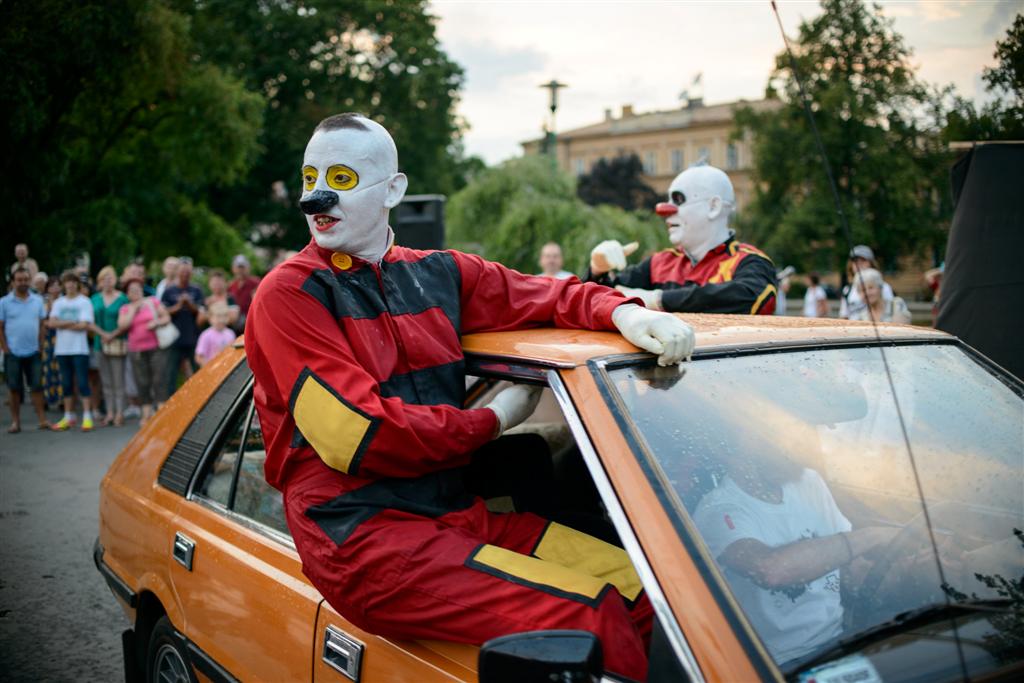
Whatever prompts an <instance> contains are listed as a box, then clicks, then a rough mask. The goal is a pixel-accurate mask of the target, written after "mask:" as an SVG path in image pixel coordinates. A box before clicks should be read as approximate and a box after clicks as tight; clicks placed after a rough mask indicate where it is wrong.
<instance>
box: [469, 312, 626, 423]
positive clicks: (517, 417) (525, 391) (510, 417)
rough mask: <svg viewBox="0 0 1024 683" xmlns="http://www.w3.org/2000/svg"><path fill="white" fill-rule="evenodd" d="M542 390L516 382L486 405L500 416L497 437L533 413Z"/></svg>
mask: <svg viewBox="0 0 1024 683" xmlns="http://www.w3.org/2000/svg"><path fill="white" fill-rule="evenodd" d="M620 308H621V306H620ZM540 392H541V387H536V386H530V385H526V384H516V385H514V386H511V387H509V388H508V389H505V390H503V391H501V392H500V393H498V395H497V396H495V397H494V398H493V399H492V400H491V402H490V403H488V404H487V405H486V406H484V407H485V408H490V409H491V410H493V411H494V414H495V415H496V416H497V417H498V433H497V434H496V435H495V438H497V437H499V436H501V435H502V434H504V433H505V432H506V431H507V430H509V429H512V428H513V427H515V426H516V425H517V424H519V423H521V422H522V421H523V420H525V419H526V418H528V417H530V415H532V414H533V411H534V410H535V409H536V408H537V402H538V401H540Z"/></svg>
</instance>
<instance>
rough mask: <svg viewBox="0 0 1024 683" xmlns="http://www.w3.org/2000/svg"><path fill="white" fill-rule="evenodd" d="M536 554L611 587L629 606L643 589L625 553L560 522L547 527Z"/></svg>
mask: <svg viewBox="0 0 1024 683" xmlns="http://www.w3.org/2000/svg"><path fill="white" fill-rule="evenodd" d="M533 554H534V555H535V556H536V557H539V558H540V559H542V560H547V561H548V562H554V563H556V564H559V565H561V566H563V567H568V568H570V569H574V570H576V571H578V572H580V573H582V574H587V575H589V576H593V577H595V578H597V579H600V580H601V582H603V583H610V584H612V585H613V586H615V587H616V588H617V589H619V593H621V594H622V597H624V598H626V599H627V600H629V601H630V602H632V601H634V600H636V598H637V596H638V595H640V591H641V590H642V589H643V586H641V585H640V577H639V576H637V573H636V570H635V569H633V563H632V562H631V561H630V559H629V555H628V554H627V553H626V551H625V550H623V549H622V548H617V547H615V546H614V545H612V544H611V543H605V542H604V541H602V540H601V539H599V538H594V537H593V536H590V535H589V534H585V533H582V532H580V531H576V530H575V529H572V528H570V527H567V526H562V525H561V524H558V523H557V522H551V524H549V525H548V528H547V530H546V531H545V532H544V535H543V536H542V537H541V539H540V543H538V544H537V548H536V549H535V550H534V551H533Z"/></svg>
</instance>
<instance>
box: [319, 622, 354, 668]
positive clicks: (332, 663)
mask: <svg viewBox="0 0 1024 683" xmlns="http://www.w3.org/2000/svg"><path fill="white" fill-rule="evenodd" d="M362 659H363V644H362V643H360V642H359V641H357V640H355V639H353V638H352V637H350V636H349V635H347V634H345V633H344V632H342V631H341V630H339V629H338V628H336V627H334V626H328V627H327V628H326V629H325V630H324V652H323V660H324V661H325V662H326V663H327V665H328V666H329V667H331V668H332V669H334V670H335V671H338V672H340V673H341V674H342V675H343V676H345V677H346V678H349V679H351V680H353V681H358V680H359V665H360V664H361V663H362Z"/></svg>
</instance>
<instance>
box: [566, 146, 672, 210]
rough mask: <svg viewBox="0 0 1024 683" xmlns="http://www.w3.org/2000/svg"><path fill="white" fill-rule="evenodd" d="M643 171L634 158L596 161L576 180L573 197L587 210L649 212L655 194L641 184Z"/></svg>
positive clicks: (652, 206) (636, 157) (637, 160)
mask: <svg viewBox="0 0 1024 683" xmlns="http://www.w3.org/2000/svg"><path fill="white" fill-rule="evenodd" d="M643 172H644V167H643V163H641V161H640V157H638V156H637V155H636V154H630V155H623V156H618V157H615V158H614V159H604V158H601V159H598V160H597V162H596V163H595V164H594V165H593V166H592V167H591V169H590V172H589V173H585V174H584V175H582V176H580V177H579V179H578V181H577V188H576V193H577V194H578V195H579V198H580V199H582V200H583V201H584V202H586V203H587V204H590V205H591V206H597V205H599V204H610V205H612V206H617V207H619V208H620V209H625V210H627V211H637V210H644V209H646V210H648V211H649V210H651V209H653V208H654V205H655V204H657V203H658V193H657V192H655V191H654V190H653V189H652V188H651V186H650V185H648V184H647V183H645V182H644V180H643V177H642V176H643Z"/></svg>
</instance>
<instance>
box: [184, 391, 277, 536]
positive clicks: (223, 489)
mask: <svg viewBox="0 0 1024 683" xmlns="http://www.w3.org/2000/svg"><path fill="white" fill-rule="evenodd" d="M215 443H217V445H216V448H215V449H214V452H213V453H211V456H210V457H209V458H208V460H207V464H206V466H205V467H204V469H203V471H202V472H201V474H200V477H199V480H198V481H199V483H198V485H197V486H196V488H195V494H196V495H197V496H200V497H202V498H204V499H206V500H208V501H211V502H214V503H217V504H218V506H219V507H222V508H224V509H227V510H231V511H232V512H234V513H236V514H238V515H241V516H243V517H245V518H246V519H249V520H251V521H253V522H256V523H257V524H259V525H261V526H264V527H268V528H270V529H273V530H274V531H277V532H279V533H282V534H286V535H287V534H288V533H289V532H288V525H287V524H286V523H285V517H284V502H283V499H282V496H281V492H280V491H278V490H277V489H275V488H273V487H272V486H270V485H269V484H268V483H267V481H266V479H265V478H264V476H263V464H264V462H265V461H266V457H267V452H266V448H265V446H264V443H263V430H262V429H261V427H260V421H259V416H258V415H257V414H256V410H255V407H254V406H253V403H252V393H251V392H246V395H245V397H244V399H243V400H240V401H239V402H238V405H237V406H236V407H235V411H234V413H233V414H232V415H231V416H230V418H229V419H228V421H227V422H226V423H225V427H224V430H223V431H222V432H221V436H220V439H219V443H218V442H215Z"/></svg>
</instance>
